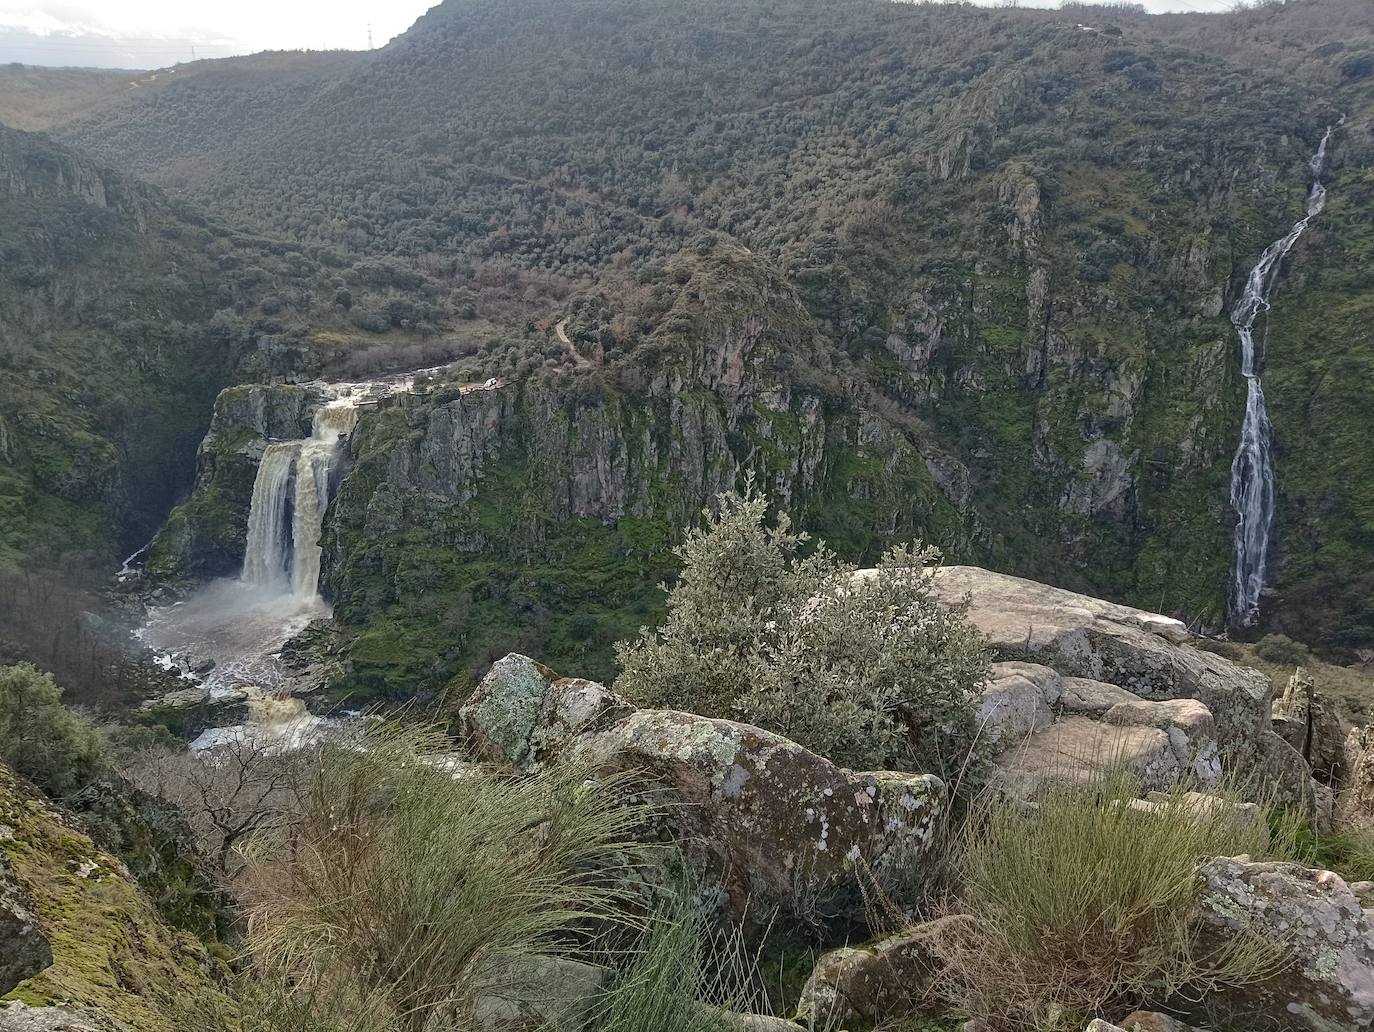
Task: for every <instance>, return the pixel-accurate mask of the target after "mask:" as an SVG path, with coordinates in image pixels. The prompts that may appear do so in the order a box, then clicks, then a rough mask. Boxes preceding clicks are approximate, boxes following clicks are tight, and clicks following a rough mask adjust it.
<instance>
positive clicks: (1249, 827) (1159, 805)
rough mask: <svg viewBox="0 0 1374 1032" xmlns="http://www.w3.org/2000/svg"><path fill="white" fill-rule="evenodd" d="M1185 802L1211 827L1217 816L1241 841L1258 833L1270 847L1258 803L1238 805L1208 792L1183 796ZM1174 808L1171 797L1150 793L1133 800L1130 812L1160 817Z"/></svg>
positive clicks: (1265, 824)
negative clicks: (1218, 815) (1233, 830)
mask: <svg viewBox="0 0 1374 1032" xmlns="http://www.w3.org/2000/svg"><path fill="white" fill-rule="evenodd" d="M1182 800H1183V803H1184V805H1186V806H1187V807H1188V808H1189V810H1190V811H1192V812H1194V813H1196V814H1197V815H1198V816H1199V817H1204V818H1206V819H1207V820H1208V822H1209V823H1210V821H1211V819H1212V818H1213V817H1215V816H1216V815H1217V814H1218V813H1220V814H1222V815H1223V816H1224V817H1225V818H1226V823H1227V824H1228V825H1230V826H1231V827H1233V828H1234V829H1235V832H1236V834H1237V836H1238V837H1243V836H1247V835H1251V834H1255V833H1258V835H1259V837H1260V840H1261V841H1262V842H1263V843H1264V844H1265V845H1266V846H1267V845H1268V843H1269V823H1268V820H1267V819H1266V817H1265V811H1264V808H1263V807H1262V806H1260V805H1259V804H1258V803H1237V802H1233V801H1232V800H1230V799H1223V798H1222V797H1221V796H1214V795H1208V794H1207V793H1206V792H1184V793H1183V794H1182ZM1170 805H1171V797H1170V796H1169V795H1168V794H1166V793H1164V792H1148V793H1146V795H1145V798H1143V799H1133V800H1131V808H1132V809H1134V810H1137V811H1139V812H1141V813H1159V812H1163V811H1165V810H1166V809H1167V808H1168V807H1169V806H1170Z"/></svg>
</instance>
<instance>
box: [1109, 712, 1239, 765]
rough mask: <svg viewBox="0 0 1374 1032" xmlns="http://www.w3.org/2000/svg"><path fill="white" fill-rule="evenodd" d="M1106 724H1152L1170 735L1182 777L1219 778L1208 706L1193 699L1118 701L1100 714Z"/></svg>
mask: <svg viewBox="0 0 1374 1032" xmlns="http://www.w3.org/2000/svg"><path fill="white" fill-rule="evenodd" d="M1102 720H1103V721H1104V722H1105V723H1107V724H1120V725H1126V726H1130V727H1153V728H1158V729H1159V730H1160V731H1163V732H1164V733H1165V734H1166V735H1168V737H1169V748H1170V749H1171V750H1172V751H1173V754H1174V757H1175V758H1176V759H1177V760H1178V764H1179V768H1180V770H1181V771H1182V772H1183V775H1184V777H1185V778H1187V779H1189V780H1191V781H1194V782H1195V783H1196V784H1199V785H1205V786H1212V785H1216V784H1217V783H1218V782H1219V781H1220V780H1221V760H1220V758H1219V755H1218V750H1217V739H1216V725H1215V723H1214V722H1213V720H1212V714H1211V713H1210V712H1208V710H1207V707H1206V706H1204V705H1203V704H1202V703H1200V702H1198V701H1197V700H1196V699H1171V700H1169V701H1167V702H1146V701H1145V700H1141V699H1137V700H1135V701H1133V702H1119V703H1117V704H1116V705H1115V706H1113V707H1112V708H1111V709H1109V710H1108V711H1107V712H1106V713H1104V714H1103V715H1102Z"/></svg>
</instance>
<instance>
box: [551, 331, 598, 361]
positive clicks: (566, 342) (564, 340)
mask: <svg viewBox="0 0 1374 1032" xmlns="http://www.w3.org/2000/svg"><path fill="white" fill-rule="evenodd" d="M553 332H554V334H555V335H556V336H557V337H558V342H559V343H560V344H562V345H563V348H564V349H565V350H566V351H567V352H568V357H569V358H571V359H572V360H573V365H575V366H577V367H578V368H579V369H587V368H589V367H590V366H591V364H592V363H591V362H590V361H589V360H588V359H586V358H584V357H583V356H582V355H581V354H579V353H578V350H577V348H575V347H573V342H572V341H571V340H570V339H568V320H567V319H560V320H558V325H556V326H555V327H554V328H553Z"/></svg>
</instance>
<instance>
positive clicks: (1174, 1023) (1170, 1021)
mask: <svg viewBox="0 0 1374 1032" xmlns="http://www.w3.org/2000/svg"><path fill="white" fill-rule="evenodd" d="M1121 1027H1122V1028H1123V1029H1125V1030H1126V1032H1199V1030H1198V1029H1195V1028H1194V1027H1193V1026H1192V1025H1185V1024H1184V1023H1183V1022H1181V1021H1179V1020H1178V1018H1173V1017H1170V1016H1169V1015H1167V1014H1160V1013H1159V1012H1158V1011H1143V1010H1139V1011H1135V1012H1134V1013H1132V1014H1128V1015H1126V1017H1124V1018H1122V1019H1121Z"/></svg>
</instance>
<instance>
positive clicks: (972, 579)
mask: <svg viewBox="0 0 1374 1032" xmlns="http://www.w3.org/2000/svg"><path fill="white" fill-rule="evenodd" d="M931 585H932V589H933V590H934V591H935V593H936V595H937V596H939V597H940V598H942V599H943V600H944V601H946V602H948V603H950V604H956V603H958V602H961V601H963V600H965V599H967V600H968V601H969V611H968V615H969V619H970V620H971V621H972V622H973V623H974V625H975V626H977V627H978V628H979V630H981V631H982V632H983V633H984V634H986V635H987V636H988V639H989V641H990V643H991V646H992V650H993V653H994V656H995V658H997V659H1001V660H1024V661H1028V662H1031V663H1039V664H1044V665H1045V666H1049V667H1052V668H1053V669H1054V670H1056V671H1058V673H1059V674H1060V675H1062V676H1065V677H1084V678H1090V679H1092V680H1095V681H1104V682H1107V683H1109V684H1113V685H1116V686H1117V687H1119V688H1124V689H1126V690H1128V691H1130V692H1131V693H1132V694H1134V695H1137V696H1140V697H1142V698H1149V699H1197V700H1198V701H1200V702H1201V703H1202V704H1203V705H1204V706H1206V707H1207V709H1208V710H1209V711H1210V712H1211V714H1212V716H1213V719H1214V720H1215V722H1216V730H1217V738H1218V740H1219V742H1220V743H1221V751H1222V754H1223V756H1224V757H1225V758H1226V759H1227V760H1228V761H1229V762H1232V763H1234V764H1235V765H1236V766H1237V767H1239V768H1242V769H1244V768H1249V767H1252V766H1253V765H1254V764H1255V763H1256V762H1258V760H1259V758H1260V756H1261V752H1262V749H1261V744H1260V738H1261V736H1262V734H1263V733H1264V732H1267V731H1268V730H1269V708H1270V703H1271V702H1272V699H1273V689H1272V687H1271V686H1270V684H1269V681H1268V679H1267V678H1265V677H1264V676H1263V675H1262V674H1259V673H1257V672H1255V671H1253V670H1247V669H1244V668H1242V667H1239V666H1236V665H1235V664H1234V663H1231V662H1230V661H1228V660H1226V659H1223V658H1222V657H1220V656H1217V655H1213V654H1212V653H1209V652H1203V651H1200V650H1198V649H1194V648H1192V647H1190V646H1189V645H1187V644H1186V642H1187V641H1188V639H1189V637H1190V635H1189V633H1188V629H1187V628H1186V627H1185V626H1184V625H1183V624H1182V623H1180V622H1179V621H1177V620H1173V619H1170V618H1169V617H1166V616H1160V615H1159V614H1156V613H1148V612H1145V611H1143V610H1139V609H1132V608H1130V607H1129V606H1122V605H1117V604H1116V603H1113V602H1106V601H1103V600H1102V599H1096V598H1091V597H1090V596H1087V595H1080V594H1078V593H1076V592H1073V591H1066V590H1064V589H1062V588H1054V587H1050V586H1049V585H1046V584H1037V583H1036V582H1034V581H1028V580H1023V579H1021V578H1020V577H1011V576H1008V575H1006V574H1000V573H992V572H990V571H988V570H983V569H979V568H978V567H974V566H945V567H939V568H937V569H935V570H932V571H931Z"/></svg>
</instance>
